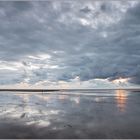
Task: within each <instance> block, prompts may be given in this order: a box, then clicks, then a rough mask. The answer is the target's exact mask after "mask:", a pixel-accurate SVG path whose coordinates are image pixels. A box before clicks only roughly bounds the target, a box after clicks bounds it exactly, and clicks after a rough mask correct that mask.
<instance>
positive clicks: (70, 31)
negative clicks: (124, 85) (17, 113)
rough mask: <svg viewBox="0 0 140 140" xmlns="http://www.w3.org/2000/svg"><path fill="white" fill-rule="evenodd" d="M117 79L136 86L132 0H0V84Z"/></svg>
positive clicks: (137, 11) (136, 8)
mask: <svg viewBox="0 0 140 140" xmlns="http://www.w3.org/2000/svg"><path fill="white" fill-rule="evenodd" d="M119 77H122V78H128V79H129V82H130V83H133V84H138V85H139V84H140V4H139V2H138V1H127V2H123V1H108V2H107V1H105V2H104V1H86V2H84V1H80V2H79V1H63V0H62V1H59V2H58V1H44V2H43V1H42V2H33V1H32V2H27V1H26V2H24V1H22V2H0V84H1V85H8V84H17V83H22V82H24V83H29V84H31V85H34V84H36V83H39V82H41V83H43V82H44V83H45V82H50V83H51V82H52V83H54V82H59V81H63V82H68V83H69V82H73V81H75V80H76V79H78V81H79V82H84V81H91V80H93V81H94V80H95V79H101V80H102V79H104V80H106V79H107V80H108V81H112V80H115V79H118V78H119ZM102 85H103V83H102V84H101V85H100V86H102Z"/></svg>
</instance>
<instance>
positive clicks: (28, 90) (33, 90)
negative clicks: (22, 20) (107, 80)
mask: <svg viewBox="0 0 140 140" xmlns="http://www.w3.org/2000/svg"><path fill="white" fill-rule="evenodd" d="M72 90H140V88H81V89H80V88H79V89H73V88H72V89H59V88H58V89H14V88H13V89H11V88H9V89H5V88H0V92H1V91H17V92H18V91H22V92H55V91H72Z"/></svg>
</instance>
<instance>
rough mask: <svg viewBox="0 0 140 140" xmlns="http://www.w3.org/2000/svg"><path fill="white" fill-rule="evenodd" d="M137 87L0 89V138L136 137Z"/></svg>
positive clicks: (139, 97) (139, 116)
mask: <svg viewBox="0 0 140 140" xmlns="http://www.w3.org/2000/svg"><path fill="white" fill-rule="evenodd" d="M139 130H140V91H132V90H96V91H95V90H84V91H82V90H81V91H78V90H76V91H59V92H49V93H45V92H44V93H34V92H30V93H22V92H15V93H14V92H0V138H131V139H132V138H140V131H139Z"/></svg>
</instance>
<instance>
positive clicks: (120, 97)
mask: <svg viewBox="0 0 140 140" xmlns="http://www.w3.org/2000/svg"><path fill="white" fill-rule="evenodd" d="M127 96H128V94H127V91H125V90H116V96H115V98H116V101H117V106H118V108H119V110H120V111H121V112H124V111H125V107H126V102H127V98H128V97H127Z"/></svg>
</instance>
